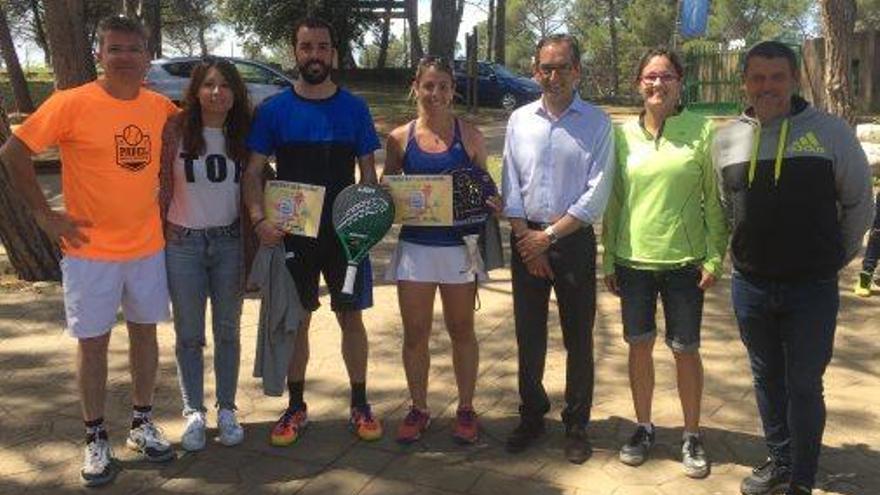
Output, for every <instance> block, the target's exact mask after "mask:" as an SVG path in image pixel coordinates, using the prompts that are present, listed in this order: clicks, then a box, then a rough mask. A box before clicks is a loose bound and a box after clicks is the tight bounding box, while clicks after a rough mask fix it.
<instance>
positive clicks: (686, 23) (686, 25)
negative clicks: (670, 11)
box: [680, 0, 709, 38]
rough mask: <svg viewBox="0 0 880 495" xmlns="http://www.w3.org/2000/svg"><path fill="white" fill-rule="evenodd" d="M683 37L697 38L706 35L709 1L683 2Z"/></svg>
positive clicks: (688, 0) (685, 0)
mask: <svg viewBox="0 0 880 495" xmlns="http://www.w3.org/2000/svg"><path fill="white" fill-rule="evenodd" d="M680 15H681V17H680V19H681V35H682V36H683V37H685V38H696V37H697V36H703V35H705V34H706V25H707V24H708V21H709V0H681V12H680Z"/></svg>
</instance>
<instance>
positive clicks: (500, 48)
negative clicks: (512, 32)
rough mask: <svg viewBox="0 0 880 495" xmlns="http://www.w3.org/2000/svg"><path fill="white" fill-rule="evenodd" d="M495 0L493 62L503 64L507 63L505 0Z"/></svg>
mask: <svg viewBox="0 0 880 495" xmlns="http://www.w3.org/2000/svg"><path fill="white" fill-rule="evenodd" d="M495 1H496V5H495V62H496V63H498V64H501V65H504V64H506V63H507V55H506V54H505V51H504V46H505V43H504V42H505V38H506V37H507V9H506V6H505V3H506V0H495Z"/></svg>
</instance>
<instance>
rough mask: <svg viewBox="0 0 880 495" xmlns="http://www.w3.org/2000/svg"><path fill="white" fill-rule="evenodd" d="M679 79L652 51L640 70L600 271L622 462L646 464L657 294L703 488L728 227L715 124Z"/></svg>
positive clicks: (664, 56)
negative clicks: (619, 341)
mask: <svg viewBox="0 0 880 495" xmlns="http://www.w3.org/2000/svg"><path fill="white" fill-rule="evenodd" d="M683 75H684V71H683V68H682V65H681V62H680V61H679V59H678V57H677V56H676V55H675V53H673V52H671V51H668V50H665V49H654V50H651V51H649V52H648V53H646V54H645V55H644V56H643V57H642V59H641V62H640V63H639V67H638V71H637V73H636V84H637V85H638V89H639V93H640V94H641V95H642V97H643V99H644V109H643V111H642V113H641V115H640V116H639V119H638V120H637V121H636V120H634V121H631V122H628V123H626V124H624V125H622V126H620V127H618V128H617V129H616V135H615V142H616V144H615V145H616V156H617V170H616V174H615V183H614V189H613V192H612V195H611V198H610V200H609V203H608V208H607V210H606V213H605V218H604V226H603V229H602V238H603V244H604V246H605V254H604V259H603V269H604V272H605V284H606V286H607V287H608V289H609V290H610V291H611V292H613V293H614V294H616V295H618V296H619V297H620V302H621V309H622V316H623V328H624V338H625V340H626V341H627V343H628V344H629V377H630V388H631V390H632V396H633V403H634V406H635V412H636V418H637V421H638V426H637V428H636V431H635V432H634V433H633V435H632V437H631V438H630V440H629V441H628V442H627V443H626V445H624V446H623V447H622V448H621V450H620V460H621V462H623V463H625V464H629V465H632V466H637V465H639V464H642V463H643V462H645V460H647V458H648V453H649V451H650V449H651V447H652V446H653V444H654V425H653V424H652V423H651V402H652V396H653V392H654V362H653V358H652V352H653V349H654V340H655V337H656V334H657V326H656V322H655V320H654V314H655V311H656V305H657V296H658V294H659V296H660V298H661V299H662V301H663V311H664V315H665V318H666V344H667V345H668V346H669V347H670V348H671V349H672V352H673V355H674V356H675V364H676V369H677V380H678V394H679V397H680V399H681V404H682V410H683V413H684V423H685V425H684V435H683V442H682V463H683V466H684V471H685V474H687V475H688V476H691V477H694V478H701V477H704V476H706V475H708V473H709V462H708V460H707V459H706V453H705V450H704V449H703V445H702V441H701V438H700V435H699V423H700V401H701V396H702V390H703V365H702V361H701V360H700V354H699V346H700V325H701V320H702V313H703V291H705V290H707V289H708V288H710V287H711V286H712V285H713V284H714V283H715V281H716V280H717V279H718V278H719V277H720V276H721V269H722V262H723V258H724V251H725V249H726V246H727V227H726V224H725V219H724V214H723V212H722V209H721V205H720V202H719V199H718V188H717V184H716V178H715V172H714V170H713V167H712V161H711V157H710V154H711V153H710V148H711V139H712V124H711V122H709V121H708V120H707V119H705V118H703V117H701V116H699V115H696V114H693V113H691V112H689V111H687V110H683V109H682V108H681V107H680V104H679V100H680V96H681V87H682V77H683Z"/></svg>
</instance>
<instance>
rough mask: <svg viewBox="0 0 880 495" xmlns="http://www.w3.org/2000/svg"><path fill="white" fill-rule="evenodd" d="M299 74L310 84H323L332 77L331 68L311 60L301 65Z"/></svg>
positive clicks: (318, 61)
mask: <svg viewBox="0 0 880 495" xmlns="http://www.w3.org/2000/svg"><path fill="white" fill-rule="evenodd" d="M297 69H299V74H300V76H302V78H303V79H304V80H305V81H306V82H307V83H309V84H321V83H322V82H324V81H326V80H327V78H328V77H330V67H329V66H328V65H327V64H325V63H324V62H322V61H320V60H309V61H308V62H306V63H305V64H302V65H299V66H298V67H297Z"/></svg>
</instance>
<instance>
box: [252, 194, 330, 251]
mask: <svg viewBox="0 0 880 495" xmlns="http://www.w3.org/2000/svg"><path fill="white" fill-rule="evenodd" d="M323 207H324V186H315V185H312V184H300V183H299V182H287V181H283V180H270V181H268V182H267V183H266V189H265V191H264V192H263V208H264V209H265V211H266V221H267V222H271V223H273V224H275V225H277V226H278V227H279V228H280V229H281V230H283V231H285V232H287V233H288V234H293V235H301V236H305V237H313V238H314V237H318V228H319V227H320V226H321V209H322V208H323Z"/></svg>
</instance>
